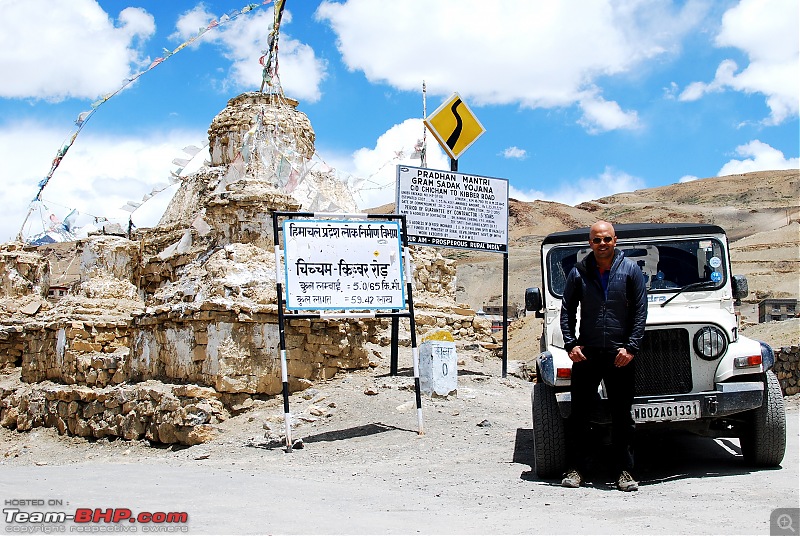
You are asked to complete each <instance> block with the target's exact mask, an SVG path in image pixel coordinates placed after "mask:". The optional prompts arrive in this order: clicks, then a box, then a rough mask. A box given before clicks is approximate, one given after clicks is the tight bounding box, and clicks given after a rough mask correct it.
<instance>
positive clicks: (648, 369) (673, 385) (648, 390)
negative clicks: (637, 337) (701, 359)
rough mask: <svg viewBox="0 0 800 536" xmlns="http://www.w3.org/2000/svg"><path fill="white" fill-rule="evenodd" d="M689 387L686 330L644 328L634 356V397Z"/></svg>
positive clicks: (684, 389)
mask: <svg viewBox="0 0 800 536" xmlns="http://www.w3.org/2000/svg"><path fill="white" fill-rule="evenodd" d="M691 390H692V363H691V347H690V344H689V332H688V331H687V330H685V329H681V328H678V329H655V330H652V331H645V334H644V340H642V348H641V351H640V352H639V355H638V356H637V357H636V396H648V395H671V394H678V393H689V392H691Z"/></svg>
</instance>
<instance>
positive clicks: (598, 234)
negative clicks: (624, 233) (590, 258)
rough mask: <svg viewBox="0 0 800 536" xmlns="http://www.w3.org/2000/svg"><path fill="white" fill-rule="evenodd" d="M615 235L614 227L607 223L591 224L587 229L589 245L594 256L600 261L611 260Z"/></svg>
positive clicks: (615, 239)
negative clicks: (589, 228)
mask: <svg viewBox="0 0 800 536" xmlns="http://www.w3.org/2000/svg"><path fill="white" fill-rule="evenodd" d="M616 245H617V237H616V235H615V234H614V228H613V227H612V226H611V225H608V224H596V225H593V226H592V228H591V230H590V231H589V246H590V247H591V248H592V251H594V258H595V259H597V260H598V261H600V262H603V261H608V260H611V259H612V258H613V257H614V247H615V246H616Z"/></svg>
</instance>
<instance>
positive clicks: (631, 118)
mask: <svg viewBox="0 0 800 536" xmlns="http://www.w3.org/2000/svg"><path fill="white" fill-rule="evenodd" d="M580 107H581V109H582V110H583V117H581V119H580V120H579V121H578V123H580V124H581V125H583V126H584V127H585V128H586V130H587V131H588V132H589V133H591V134H597V133H599V132H605V131H609V130H617V129H634V128H637V127H638V126H639V115H638V114H637V113H636V112H624V111H623V110H622V108H620V107H619V104H617V103H616V102H614V101H607V100H605V99H603V98H602V97H600V96H599V95H597V92H596V91H591V92H587V94H586V95H585V96H584V97H582V98H581V99H580Z"/></svg>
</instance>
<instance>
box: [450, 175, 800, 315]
mask: <svg viewBox="0 0 800 536" xmlns="http://www.w3.org/2000/svg"><path fill="white" fill-rule="evenodd" d="M598 219H605V220H609V221H611V222H613V223H633V222H655V223H658V222H696V223H713V224H716V225H720V226H721V227H723V228H724V229H725V230H726V231H727V233H728V237H729V239H730V240H731V241H732V255H733V268H734V271H735V272H736V273H740V274H743V275H746V276H748V279H749V281H750V289H751V294H750V297H749V301H756V300H759V299H763V298H764V297H767V296H772V297H796V296H798V282H799V281H800V276H799V275H798V274H800V259H799V258H798V257H799V256H800V255H798V252H800V232H799V231H798V228H799V225H798V221H800V170H797V169H795V170H779V171H760V172H754V173H746V174H743V175H731V176H727V177H713V178H707V179H700V180H696V181H693V182H688V183H680V184H671V185H668V186H662V187H659V188H648V189H642V190H636V191H634V192H627V193H619V194H614V195H611V196H608V197H604V198H601V199H597V200H594V201H590V202H586V203H581V204H580V205H578V206H575V207H572V206H568V205H562V204H560V203H554V202H548V201H533V202H522V201H517V200H515V199H511V200H510V201H509V238H510V239H509V241H510V244H509V258H508V263H509V304H519V305H521V304H522V303H523V297H524V293H525V288H526V287H530V286H539V285H540V270H541V269H540V259H539V247H540V245H541V241H542V239H543V238H544V236H546V235H547V234H549V233H552V232H555V231H563V230H567V229H571V228H575V227H583V226H588V225H591V223H593V222H594V221H596V220H598ZM445 256H448V257H451V258H454V259H457V261H458V276H457V277H458V282H457V300H458V301H459V302H461V303H468V304H469V305H471V306H472V307H473V308H478V307H482V306H484V305H486V304H500V303H501V296H502V257H501V256H500V255H494V254H486V253H482V252H469V251H461V250H449V251H448V252H447V253H445Z"/></svg>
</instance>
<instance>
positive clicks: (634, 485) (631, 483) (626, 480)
mask: <svg viewBox="0 0 800 536" xmlns="http://www.w3.org/2000/svg"><path fill="white" fill-rule="evenodd" d="M617 488H619V490H620V491H636V490H638V489H639V483H638V482H636V481H635V480H634V479H633V477H632V476H631V474H630V473H629V472H628V471H622V474H620V475H619V478H618V479H617Z"/></svg>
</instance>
